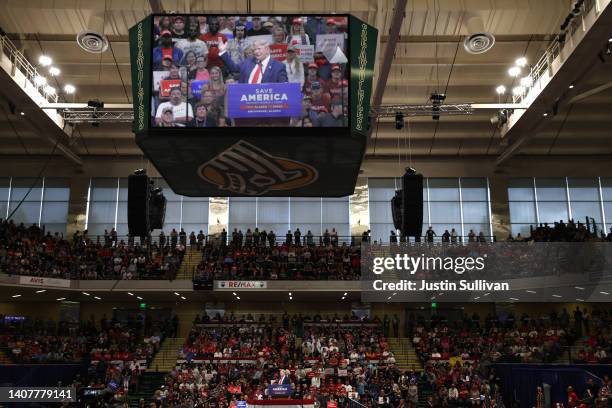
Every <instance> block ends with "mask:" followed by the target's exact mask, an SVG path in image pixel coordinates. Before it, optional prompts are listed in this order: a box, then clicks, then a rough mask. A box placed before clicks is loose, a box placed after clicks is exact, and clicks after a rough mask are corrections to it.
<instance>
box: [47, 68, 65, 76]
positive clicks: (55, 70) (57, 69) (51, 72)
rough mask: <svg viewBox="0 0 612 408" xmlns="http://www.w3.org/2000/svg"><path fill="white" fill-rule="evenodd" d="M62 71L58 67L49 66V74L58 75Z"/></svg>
mask: <svg viewBox="0 0 612 408" xmlns="http://www.w3.org/2000/svg"><path fill="white" fill-rule="evenodd" d="M61 72H62V71H60V69H59V68H58V67H51V68H49V74H50V75H51V76H58V75H59V74H60V73H61Z"/></svg>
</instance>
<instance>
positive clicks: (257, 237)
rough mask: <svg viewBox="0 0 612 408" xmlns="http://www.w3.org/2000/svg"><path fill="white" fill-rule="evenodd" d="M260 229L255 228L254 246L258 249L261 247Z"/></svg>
mask: <svg viewBox="0 0 612 408" xmlns="http://www.w3.org/2000/svg"><path fill="white" fill-rule="evenodd" d="M259 235H260V234H259V228H257V227H255V230H254V231H253V245H254V246H256V247H258V246H259Z"/></svg>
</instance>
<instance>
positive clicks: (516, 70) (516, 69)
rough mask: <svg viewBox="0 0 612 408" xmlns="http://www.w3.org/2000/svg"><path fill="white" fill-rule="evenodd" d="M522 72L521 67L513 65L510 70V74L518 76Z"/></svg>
mask: <svg viewBox="0 0 612 408" xmlns="http://www.w3.org/2000/svg"><path fill="white" fill-rule="evenodd" d="M520 73H521V67H512V68H510V69H509V70H508V75H510V76H511V77H515V78H516V77H517V76H519V75H520Z"/></svg>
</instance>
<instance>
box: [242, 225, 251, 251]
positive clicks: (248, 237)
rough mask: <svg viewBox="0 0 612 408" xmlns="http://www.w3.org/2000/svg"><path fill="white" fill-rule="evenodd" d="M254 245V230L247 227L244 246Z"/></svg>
mask: <svg viewBox="0 0 612 408" xmlns="http://www.w3.org/2000/svg"><path fill="white" fill-rule="evenodd" d="M252 245H253V232H252V231H251V229H250V228H247V230H246V234H245V235H244V246H245V247H247V248H250V247H251V246H252Z"/></svg>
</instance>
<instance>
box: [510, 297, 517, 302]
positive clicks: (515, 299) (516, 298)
mask: <svg viewBox="0 0 612 408" xmlns="http://www.w3.org/2000/svg"><path fill="white" fill-rule="evenodd" d="M510 300H514V301H516V300H518V299H517V298H513V297H511V298H510Z"/></svg>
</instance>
